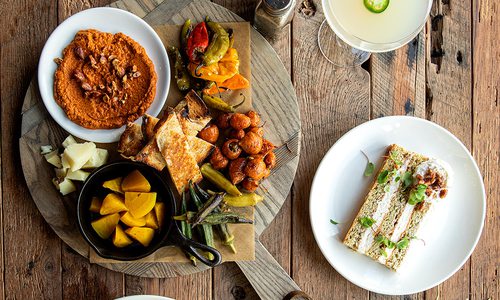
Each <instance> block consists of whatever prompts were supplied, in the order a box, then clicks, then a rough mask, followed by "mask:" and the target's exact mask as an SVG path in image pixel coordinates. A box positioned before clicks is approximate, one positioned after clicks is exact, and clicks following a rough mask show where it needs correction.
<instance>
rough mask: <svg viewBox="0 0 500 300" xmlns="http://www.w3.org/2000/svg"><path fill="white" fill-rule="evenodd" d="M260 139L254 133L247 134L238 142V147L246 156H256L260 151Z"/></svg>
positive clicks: (261, 141) (261, 142)
mask: <svg viewBox="0 0 500 300" xmlns="http://www.w3.org/2000/svg"><path fill="white" fill-rule="evenodd" d="M262 144H263V140H262V137H261V136H259V135H258V134H256V133H253V132H248V133H247V134H245V136H244V137H243V138H242V139H241V141H240V146H241V148H243V151H245V152H246V153H248V154H257V153H259V152H260V151H261V150H262Z"/></svg>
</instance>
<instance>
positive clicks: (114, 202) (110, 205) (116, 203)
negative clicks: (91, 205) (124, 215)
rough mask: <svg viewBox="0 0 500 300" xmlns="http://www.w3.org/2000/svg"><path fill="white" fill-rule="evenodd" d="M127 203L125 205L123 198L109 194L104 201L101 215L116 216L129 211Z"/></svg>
mask: <svg viewBox="0 0 500 300" xmlns="http://www.w3.org/2000/svg"><path fill="white" fill-rule="evenodd" d="M127 210H128V209H127V207H126V206H125V203H123V198H122V197H121V196H119V195H118V194H115V193H109V194H108V195H107V196H106V197H105V198H104V200H103V201H102V205H101V210H100V211H99V213H100V214H101V215H109V214H114V213H117V212H121V211H127Z"/></svg>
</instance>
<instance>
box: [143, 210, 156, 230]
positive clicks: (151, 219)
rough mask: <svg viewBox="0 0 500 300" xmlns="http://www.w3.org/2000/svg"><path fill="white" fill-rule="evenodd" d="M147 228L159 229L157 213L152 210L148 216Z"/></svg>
mask: <svg viewBox="0 0 500 300" xmlns="http://www.w3.org/2000/svg"><path fill="white" fill-rule="evenodd" d="M146 227H149V228H151V229H158V228H159V227H158V220H157V219H156V215H155V212H154V211H153V210H152V211H150V212H149V213H148V214H147V215H146Z"/></svg>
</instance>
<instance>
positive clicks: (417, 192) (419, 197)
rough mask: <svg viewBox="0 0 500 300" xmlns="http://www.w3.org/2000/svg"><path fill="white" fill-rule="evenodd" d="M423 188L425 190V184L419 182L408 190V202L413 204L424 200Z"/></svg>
mask: <svg viewBox="0 0 500 300" xmlns="http://www.w3.org/2000/svg"><path fill="white" fill-rule="evenodd" d="M425 190H427V185H425V184H419V185H417V187H416V188H415V189H414V190H412V191H411V192H410V198H409V199H408V204H410V205H415V204H417V203H420V202H422V201H424V198H425Z"/></svg>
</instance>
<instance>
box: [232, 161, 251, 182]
mask: <svg viewBox="0 0 500 300" xmlns="http://www.w3.org/2000/svg"><path fill="white" fill-rule="evenodd" d="M246 164H247V160H246V159H245V158H243V157H238V158H237V159H235V160H232V161H231V162H230V163H229V169H228V171H229V178H231V182H232V183H233V184H238V183H240V182H242V181H243V179H245V177H246V175H245V173H244V172H243V170H244V169H245V166H246Z"/></svg>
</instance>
